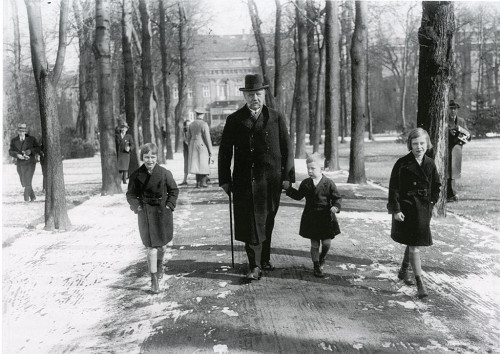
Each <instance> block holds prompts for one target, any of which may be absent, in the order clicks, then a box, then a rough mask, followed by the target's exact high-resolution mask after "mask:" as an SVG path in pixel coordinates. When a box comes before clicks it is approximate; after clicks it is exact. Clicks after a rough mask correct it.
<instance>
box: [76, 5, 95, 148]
mask: <svg viewBox="0 0 500 354" xmlns="http://www.w3.org/2000/svg"><path fill="white" fill-rule="evenodd" d="M91 5H92V2H89V1H86V2H82V1H81V0H74V1H73V13H74V15H75V20H76V28H77V33H78V49H79V62H78V101H79V106H78V118H77V121H76V131H77V132H78V133H79V134H80V135H81V136H82V138H83V139H85V140H87V141H88V142H89V143H91V144H92V145H94V143H95V137H96V134H95V133H96V125H97V89H96V86H97V83H96V80H97V78H96V73H95V71H96V68H95V57H94V55H93V53H92V42H93V31H92V30H93V28H95V24H94V16H93V12H94V11H92V10H94V9H92V6H91Z"/></svg>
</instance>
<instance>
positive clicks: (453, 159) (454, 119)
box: [446, 100, 471, 202]
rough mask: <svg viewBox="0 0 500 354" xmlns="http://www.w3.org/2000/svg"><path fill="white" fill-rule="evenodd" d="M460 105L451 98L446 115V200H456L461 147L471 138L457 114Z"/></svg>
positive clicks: (464, 123)
mask: <svg viewBox="0 0 500 354" xmlns="http://www.w3.org/2000/svg"><path fill="white" fill-rule="evenodd" d="M459 108H460V105H458V104H457V103H455V101H453V100H451V101H450V104H449V109H450V113H449V115H448V168H447V171H446V172H447V177H448V179H447V195H446V197H447V200H448V202H456V201H458V195H457V192H456V185H455V180H456V179H459V178H460V177H461V174H462V147H463V146H464V144H466V143H467V142H469V141H470V140H471V135H470V133H469V131H468V130H467V123H466V122H465V119H463V118H461V117H459V116H458V114H457V111H458V109H459Z"/></svg>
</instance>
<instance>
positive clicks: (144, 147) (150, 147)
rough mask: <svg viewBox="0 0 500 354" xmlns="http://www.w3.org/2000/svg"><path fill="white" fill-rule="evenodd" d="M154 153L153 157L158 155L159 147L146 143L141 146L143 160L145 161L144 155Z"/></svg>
mask: <svg viewBox="0 0 500 354" xmlns="http://www.w3.org/2000/svg"><path fill="white" fill-rule="evenodd" d="M149 152H150V153H152V154H153V155H158V147H157V146H156V144H154V143H146V144H144V145H142V146H141V154H140V155H141V160H142V159H143V156H144V154H147V153H149Z"/></svg>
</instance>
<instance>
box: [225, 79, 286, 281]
mask: <svg viewBox="0 0 500 354" xmlns="http://www.w3.org/2000/svg"><path fill="white" fill-rule="evenodd" d="M267 87H268V85H264V83H263V82H262V79H261V77H260V75H247V76H246V77H245V87H244V88H240V91H243V95H244V97H245V101H246V104H245V106H243V107H242V108H240V109H239V110H237V111H236V112H234V113H233V114H231V115H229V116H228V117H227V120H226V124H225V126H224V131H223V133H222V139H221V144H220V147H219V185H220V186H221V187H222V188H223V189H224V191H225V192H226V193H227V194H228V195H229V194H230V193H233V196H234V225H235V239H236V240H238V241H241V242H244V243H245V250H246V253H247V257H248V266H249V271H248V274H247V276H246V277H247V279H248V280H250V281H251V280H258V279H260V277H261V275H262V271H261V270H262V269H263V270H273V269H274V266H273V265H272V264H271V262H270V256H271V237H272V232H273V228H274V219H275V216H276V213H277V211H278V207H279V203H280V196H281V190H282V188H285V189H287V188H288V187H289V186H290V183H291V182H295V170H294V160H293V151H292V143H291V140H290V136H289V135H288V129H287V126H286V122H285V119H284V117H283V115H282V114H280V113H279V112H277V111H275V110H274V109H271V108H269V107H267V106H266V105H265V102H264V101H265V89H266V88H267ZM233 151H234V167H233V171H232V175H231V160H232V158H233Z"/></svg>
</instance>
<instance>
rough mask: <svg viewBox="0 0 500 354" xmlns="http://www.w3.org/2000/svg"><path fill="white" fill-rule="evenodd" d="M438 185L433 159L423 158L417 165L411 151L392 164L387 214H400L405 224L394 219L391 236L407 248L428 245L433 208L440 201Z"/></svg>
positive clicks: (429, 243) (430, 240) (430, 237)
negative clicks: (402, 215)
mask: <svg viewBox="0 0 500 354" xmlns="http://www.w3.org/2000/svg"><path fill="white" fill-rule="evenodd" d="M440 188H441V182H440V178H439V174H438V172H437V169H436V165H435V164H434V160H433V159H431V158H430V157H428V156H424V158H423V160H422V165H419V164H418V162H417V160H416V159H415V157H414V155H413V153H412V152H410V153H409V154H408V155H406V156H404V157H402V158H400V159H399V160H398V161H397V162H396V164H395V165H394V167H393V169H392V173H391V179H390V181H389V202H388V204H387V209H388V210H389V213H390V214H394V213H398V212H402V213H403V214H404V216H405V218H404V221H403V222H400V221H397V220H395V219H394V218H393V220H392V230H391V237H392V239H393V240H394V241H396V242H399V243H402V244H405V245H408V246H430V245H432V235H431V229H430V221H431V217H432V208H433V205H434V203H436V202H437V200H438V198H439V192H440Z"/></svg>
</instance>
